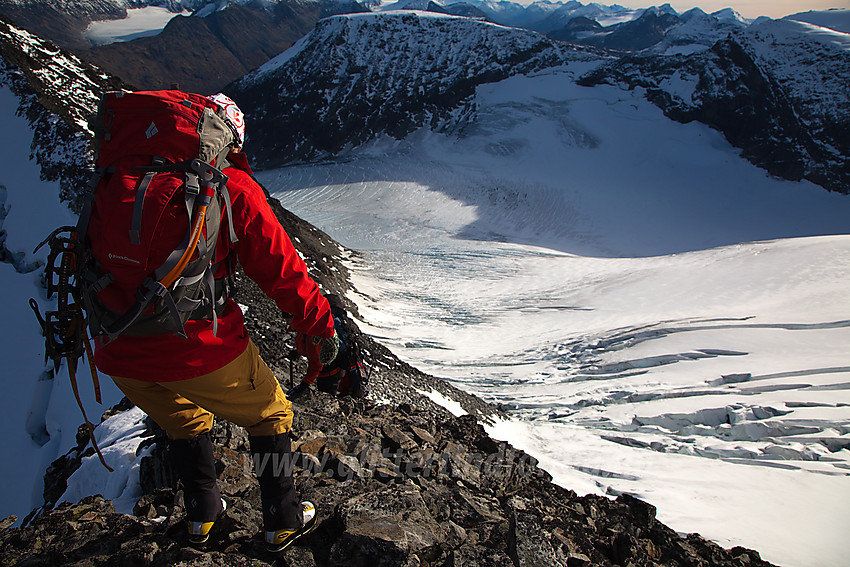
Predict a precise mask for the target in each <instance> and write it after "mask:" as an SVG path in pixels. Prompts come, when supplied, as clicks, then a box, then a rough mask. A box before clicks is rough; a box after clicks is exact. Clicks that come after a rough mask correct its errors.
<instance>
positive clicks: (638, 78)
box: [0, 0, 850, 193]
mask: <svg viewBox="0 0 850 567" xmlns="http://www.w3.org/2000/svg"><path fill="white" fill-rule="evenodd" d="M144 6H148V7H150V6H159V7H160V8H166V9H168V10H172V11H174V12H175V13H178V12H179V13H181V15H176V16H175V17H173V18H172V19H171V20H170V21H169V22H168V24H167V25H166V26H165V28H164V29H163V30H162V32H161V33H159V34H157V35H154V36H152V37H142V38H139V39H135V40H132V41H127V42H116V43H112V44H108V45H102V46H98V47H92V46H90V45H85V39H84V29H85V26H87V25H88V23H89V22H91V21H93V20H98V19H103V18H113V19H117V20H116V21H119V22H120V21H121V18H123V17H124V16H125V15H126V14H127V10H128V9H132V8H137V7H144ZM413 9H415V10H413ZM188 10H191V12H188ZM848 12H850V11H848V10H834V11H827V12H809V13H805V14H800V15H797V16H794V18H796V19H797V20H808V21H812V22H816V24H815V25H812V24H808V23H803V22H802V21H794V20H792V19H783V20H770V19H768V18H760V19H759V20H756V21H755V22H750V21H747V20H745V19H744V18H741V17H740V15H738V14H737V13H735V12H734V11H732V10H723V11H720V12H716V13H714V14H706V13H705V12H703V11H702V10H699V9H698V8H694V9H692V10H689V11H687V12H685V13H682V14H679V13H677V12H676V11H675V10H674V9H673V8H671V7H670V6H669V5H664V6H661V7H657V8H648V9H645V10H629V9H626V8H623V7H621V6H602V5H599V4H589V5H583V4H581V3H580V2H576V1H570V2H567V3H561V2H557V3H555V2H548V1H544V2H536V3H534V4H531V5H529V6H523V5H520V4H516V3H513V2H481V1H478V0H469V1H467V2H454V3H437V2H435V1H433V0H427V1H426V0H402V1H401V2H398V3H395V4H387V5H379V4H374V3H354V2H352V3H342V2H335V1H333V0H317V1H315V2H300V1H297V0H278V1H273V0H264V1H262V2H259V1H250V2H249V1H246V0H239V1H230V2H224V1H221V0H217V1H214V2H213V1H209V0H183V1H177V0H169V1H166V2H163V1H162V0H134V1H130V0H109V1H107V0H87V1H82V0H78V1H71V0H65V1H64V2H60V3H54V2H49V1H47V0H30V1H26V0H0V13H2V14H5V15H7V16H9V17H13V18H14V17H17V18H19V19H20V20H21V21H24V22H29V24H27V25H29V27H30V28H31V29H32V30H33V31H34V32H35V31H36V30H38V29H40V30H41V32H40V33H44V34H46V35H47V36H48V37H51V36H50V34H51V33H52V29H53V28H52V26H53V25H54V24H55V22H56V21H58V20H57V19H55V18H60V19H61V18H66V19H69V20H68V21H71V20H73V21H74V22H76V23H75V24H74V25H75V26H76V27H74V26H70V25H69V26H66V27H65V28H63V31H64V36H63V37H64V39H63V37H60V35H62V34H54V36H53V37H52V39H53V40H55V41H57V42H59V43H60V44H63V45H65V46H66V47H67V48H69V49H71V50H73V51H74V52H75V53H76V54H77V55H78V56H80V57H81V58H82V59H84V60H89V61H92V62H94V63H96V64H99V65H101V66H102V67H103V68H104V69H106V70H107V71H109V72H110V73H112V74H113V75H116V76H119V77H121V78H122V79H123V80H125V81H127V83H129V84H131V85H134V86H135V87H137V88H146V89H155V88H168V87H170V86H172V85H174V84H178V85H179V86H180V87H181V88H183V89H185V90H190V91H197V92H214V91H217V90H222V89H224V90H226V92H228V93H230V94H232V95H233V96H234V97H236V99H237V100H239V101H240V103H241V104H242V106H243V107H244V108H245V109H246V111H247V113H248V115H249V118H250V119H251V120H252V124H254V126H253V127H252V129H251V132H250V134H249V137H250V138H251V139H252V140H253V141H255V142H259V143H254V144H252V147H253V148H254V152H252V153H253V155H254V157H255V159H256V165H257V166H259V167H274V166H280V165H283V164H287V163H294V162H304V161H310V160H315V159H323V158H327V157H331V156H335V155H339V154H340V152H344V151H345V150H346V149H347V148H352V147H356V146H357V145H359V144H361V143H363V142H366V141H368V140H371V139H373V138H375V137H376V136H379V135H382V134H389V135H391V136H393V137H396V138H403V137H404V136H406V135H407V134H409V133H411V132H412V131H414V130H416V129H417V128H421V127H429V128H433V129H437V130H440V131H458V132H460V131H462V129H463V127H464V126H465V125H466V124H468V123H469V121H470V120H471V119H472V118H473V117H474V113H475V111H476V109H475V105H474V102H473V96H472V95H473V94H474V92H475V88H476V87H477V86H478V85H481V84H485V83H489V82H494V81H499V80H502V79H504V78H507V77H510V76H513V75H517V74H527V73H532V72H535V71H539V70H542V69H551V68H556V67H558V66H563V65H567V64H570V63H571V62H574V61H576V60H582V61H586V62H588V66H587V72H586V73H585V76H584V77H583V78H581V79H580V84H582V85H585V86H588V87H592V86H594V85H599V84H603V83H604V84H609V85H616V86H621V87H623V88H629V89H635V88H638V89H643V90H645V92H646V97H647V98H648V99H649V100H650V101H652V102H653V103H655V104H656V105H658V106H659V107H660V108H661V109H662V110H663V111H664V112H665V114H666V115H667V116H668V117H670V118H671V119H674V120H677V121H681V122H689V121H692V120H697V121H700V122H704V123H706V124H708V125H710V126H712V127H714V128H716V129H717V130H719V131H721V132H723V133H724V135H725V136H726V138H727V139H728V140H729V141H730V142H731V143H732V144H734V145H735V146H737V147H739V148H741V149H742V152H743V155H744V156H745V157H747V158H748V159H749V160H751V161H752V162H753V163H755V164H757V165H759V166H761V167H763V168H765V169H766V170H767V171H769V172H770V173H771V174H773V175H777V176H780V177H783V178H786V179H794V180H797V179H808V180H811V181H813V182H815V183H817V184H819V185H821V186H823V187H825V188H828V189H830V190H834V191H839V192H844V193H846V192H848V191H850V189H848V188H850V96H848V94H847V88H846V85H848V84H850V47H848V46H850V36H848V34H847V33H846V31H842V30H843V29H844V28H843V27H842V26H845V27H846V26H847V23H846V22H847V20H848V18H847V13H848ZM182 14H191V15H182ZM452 14H455V15H452ZM457 14H460V15H457ZM54 16H55V18H54ZM512 26H513V27H512ZM830 26H831V28H830ZM36 33H39V32H36ZM299 38H301V39H300V41H299ZM63 41H64V43H62V42H63ZM296 41H299V43H298V44H297V46H296V48H294V49H292V50H289V51H287V52H286V53H284V54H282V55H279V56H278V54H279V53H281V52H283V51H284V50H285V49H286V48H287V47H289V46H290V45H291V44H293V43H295V42H296ZM252 69H253V71H252ZM232 81H233V82H232ZM231 82H232V84H230V86H227V85H228V84H229V83H231ZM282 133H283V134H282Z"/></svg>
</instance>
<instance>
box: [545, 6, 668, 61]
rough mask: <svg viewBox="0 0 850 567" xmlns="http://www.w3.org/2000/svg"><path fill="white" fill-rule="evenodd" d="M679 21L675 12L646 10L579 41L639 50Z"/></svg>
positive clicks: (614, 47)
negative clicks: (598, 33) (640, 14)
mask: <svg viewBox="0 0 850 567" xmlns="http://www.w3.org/2000/svg"><path fill="white" fill-rule="evenodd" d="M681 23H682V20H680V19H679V17H678V16H676V15H675V14H659V13H657V12H655V11H652V10H647V11H646V12H644V14H643V15H642V16H641V17H640V18H638V19H636V20H633V21H631V22H626V23H624V24H619V25H617V26H612V28H613V31H610V33H604V34H600V35H596V36H590V37H587V38H584V39H582V40H580V42H581V43H585V44H587V45H594V46H596V47H604V48H607V49H616V50H618V51H640V50H641V49H646V48H648V47H651V46H653V45H655V44H656V43H658V42H659V41H661V40H662V39H663V38H664V34H665V33H667V30H669V29H670V28H672V27H673V26H676V25H679V24H681ZM606 31H607V30H606ZM549 35H550V37H554V36H552V34H549Z"/></svg>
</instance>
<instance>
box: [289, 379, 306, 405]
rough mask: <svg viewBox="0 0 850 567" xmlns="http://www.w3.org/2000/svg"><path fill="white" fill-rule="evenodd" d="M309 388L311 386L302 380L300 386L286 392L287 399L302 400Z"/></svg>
mask: <svg viewBox="0 0 850 567" xmlns="http://www.w3.org/2000/svg"><path fill="white" fill-rule="evenodd" d="M309 387H310V384H308V383H307V382H306V381H304V380H302V381H301V383H300V384H298V385H297V386H295V387H294V388H290V389H289V390H288V391H287V392H286V397H287V399H289V400H295V399H298V398H300V397H301V396H302V395H303V394H304V392H306V391H307V389H308V388H309Z"/></svg>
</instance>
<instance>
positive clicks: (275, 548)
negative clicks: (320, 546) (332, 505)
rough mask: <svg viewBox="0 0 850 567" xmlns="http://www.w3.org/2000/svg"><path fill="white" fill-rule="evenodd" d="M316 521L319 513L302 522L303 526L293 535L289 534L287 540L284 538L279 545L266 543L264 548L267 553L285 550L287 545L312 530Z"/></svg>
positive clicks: (317, 521)
mask: <svg viewBox="0 0 850 567" xmlns="http://www.w3.org/2000/svg"><path fill="white" fill-rule="evenodd" d="M318 523H319V515H318V514H316V515H315V516H313V518H312V519H311V520H310V521H309V522H307V523H306V524H304V526H303V527H302V528H301V529H300V530H298V531H297V532H295V534H294V535H293V536H291V537H290V538H289V539H288V540H286V541H285V542H283V543H282V544H280V545H270V544H268V543H267V544H266V550H268V552H269V553H282V552H284V551H286V550H287V549H288V548H289V546H291V545H292V544H293V543H295V541H296V540H298V539H300V538H301V537H303V536H305V535H307V534H308V533H310V532H311V531H313V528H315V527H316V525H317V524H318Z"/></svg>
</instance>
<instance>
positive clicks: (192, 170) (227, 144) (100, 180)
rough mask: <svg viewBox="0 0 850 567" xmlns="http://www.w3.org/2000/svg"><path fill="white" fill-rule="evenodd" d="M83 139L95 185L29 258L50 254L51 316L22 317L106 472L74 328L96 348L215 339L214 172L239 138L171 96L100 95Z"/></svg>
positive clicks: (219, 179)
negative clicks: (199, 335) (189, 335)
mask: <svg viewBox="0 0 850 567" xmlns="http://www.w3.org/2000/svg"><path fill="white" fill-rule="evenodd" d="M93 127H94V131H95V136H96V142H97V144H98V146H97V159H96V165H97V174H96V175H95V177H94V178H93V180H92V182H91V187H90V195H89V199H88V201H87V203H86V205H85V207H84V208H83V212H82V213H81V214H80V220H79V223H78V224H77V226H76V227H73V226H63V227H60V228H58V229H56V230H55V231H54V232H53V233H52V234H51V235H50V236H48V238H47V239H46V240H45V241H44V242H42V243H41V244H40V245H39V246H38V248H41V246H43V245H44V244H47V243H49V244H50V253H49V255H48V260H47V265H46V266H45V281H46V284H47V296H48V298H49V297H52V296H53V295H56V296H57V307H56V309H54V310H52V311H47V312H46V313H45V314H44V316H43V317H42V315H41V312H40V310H39V307H38V303H37V302H36V300H35V299H30V306H31V307H32V308H33V311H34V312H35V315H36V317H37V318H38V321H39V324H40V325H41V327H42V331H43V334H44V336H45V347H46V348H45V359H50V360H52V361H53V364H54V373H55V372H58V370H59V368H60V365H61V362H62V361H63V360H65V361H67V364H68V374H69V376H70V379H71V386H72V388H73V391H74V396H75V397H76V399H77V404H78V405H79V406H80V410H81V411H82V414H83V418H84V419H85V422H86V427H87V429H88V433H89V438H90V439H91V442H92V446H93V447H94V449H95V451H96V452H97V454H98V457H100V461H101V463H103V465H104V466H105V467H106V468H107V469H109V470H112V469H111V468H110V467H109V466H108V465H107V464H106V461H105V460H104V458H103V455H102V454H101V452H100V449H99V448H98V446H97V441H96V440H95V437H94V433H93V431H94V425H93V424H92V423H91V422H90V421H89V419H88V416H87V415H86V411H85V408H83V403H82V400H81V399H80V395H79V391H78V388H77V380H76V369H77V363H78V361H79V359H80V358H81V357H82V356H83V355H85V356H86V357H87V358H88V359H89V367H90V369H91V371H92V380H93V382H94V388H95V399H96V400H97V401H98V403H100V401H101V400H100V386H99V383H98V379H97V372H96V371H95V368H94V360H93V357H92V353H91V349H90V347H89V342H88V338H87V337H86V334H85V324H86V323H87V324H88V327H89V330H90V331H91V335H92V336H93V337H101V338H103V339H105V340H112V339H114V338H116V337H118V336H120V335H122V334H127V335H150V334H164V333H176V334H178V335H183V336H185V332H184V330H183V325H184V324H185V323H186V321H188V320H189V319H190V318H194V319H198V318H208V319H211V320H212V322H213V332H215V331H216V329H217V325H216V321H217V316H216V311H215V309H216V306H217V305H224V303H225V300H226V297H225V295H226V291H227V287H228V286H226V285H220V282H216V281H215V280H214V279H213V272H214V270H215V266H214V265H213V264H212V261H213V259H214V258H215V244H216V241H217V239H218V233H219V226H220V224H221V217H222V205H223V206H224V208H225V210H226V212H227V215H228V224H229V226H230V239H231V241H232V242H236V234H235V232H234V231H233V222H232V217H231V214H230V197H229V195H228V192H227V185H226V184H227V176H225V175H224V174H223V173H222V172H221V170H223V169H224V168H225V167H226V166H227V164H226V161H225V160H226V157H227V154H228V153H229V152H230V149H231V147H233V146H234V145H235V144H236V140H237V139H238V138H237V133H236V130H235V127H234V126H233V124H232V123H230V122H229V121H228V120H227V119H226V117H225V113H224V110H222V109H220V108H219V106H218V104H216V103H215V102H213V101H211V100H209V99H207V98H206V97H203V96H200V95H194V94H187V93H184V92H180V91H176V90H172V91H156V92H112V93H107V94H105V95H104V96H103V98H102V99H101V103H100V107H99V109H98V114H97V117H96V118H95V120H94V124H93ZM38 248H36V250H38ZM83 309H85V313H83Z"/></svg>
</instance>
